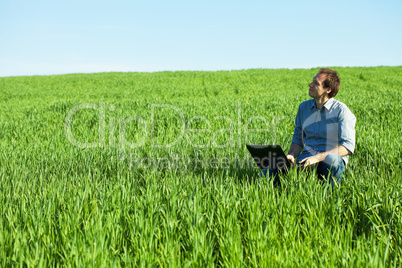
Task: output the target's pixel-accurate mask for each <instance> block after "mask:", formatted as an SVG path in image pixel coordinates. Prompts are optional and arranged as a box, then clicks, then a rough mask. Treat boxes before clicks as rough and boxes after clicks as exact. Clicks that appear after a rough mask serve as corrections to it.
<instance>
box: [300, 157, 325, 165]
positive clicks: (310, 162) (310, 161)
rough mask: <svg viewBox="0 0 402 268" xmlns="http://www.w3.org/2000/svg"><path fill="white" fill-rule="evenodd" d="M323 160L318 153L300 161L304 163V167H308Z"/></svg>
mask: <svg viewBox="0 0 402 268" xmlns="http://www.w3.org/2000/svg"><path fill="white" fill-rule="evenodd" d="M321 161H322V159H321V157H320V155H319V154H317V155H313V156H310V157H306V158H304V159H303V160H302V161H300V162H299V163H300V164H303V166H304V167H308V166H312V165H314V164H317V163H319V162H321Z"/></svg>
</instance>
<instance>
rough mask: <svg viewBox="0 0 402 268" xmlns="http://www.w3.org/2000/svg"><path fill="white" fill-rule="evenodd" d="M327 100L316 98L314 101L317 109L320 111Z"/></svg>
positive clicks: (325, 98)
mask: <svg viewBox="0 0 402 268" xmlns="http://www.w3.org/2000/svg"><path fill="white" fill-rule="evenodd" d="M329 99H330V98H329V97H328V96H322V97H321V98H317V99H315V105H316V106H317V108H318V109H321V108H322V107H323V106H324V104H325V103H326V102H327V101H328V100H329Z"/></svg>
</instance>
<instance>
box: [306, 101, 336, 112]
mask: <svg viewBox="0 0 402 268" xmlns="http://www.w3.org/2000/svg"><path fill="white" fill-rule="evenodd" d="M333 103H334V98H330V99H329V100H327V102H326V103H324V106H323V107H324V108H325V109H327V110H329V109H330V108H331V106H332V104H333ZM313 108H316V109H317V106H316V105H315V100H314V99H313V101H312V104H311V109H313Z"/></svg>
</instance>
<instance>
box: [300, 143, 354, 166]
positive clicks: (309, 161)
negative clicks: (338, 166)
mask: <svg viewBox="0 0 402 268" xmlns="http://www.w3.org/2000/svg"><path fill="white" fill-rule="evenodd" d="M329 154H339V155H340V156H341V157H343V156H347V155H349V154H351V152H350V151H349V150H348V149H346V147H345V146H343V145H339V146H338V147H335V148H334V149H332V150H329V151H326V152H322V153H319V154H316V155H313V156H310V157H307V158H304V159H303V160H302V161H300V163H304V166H310V165H314V164H316V163H318V162H321V161H324V159H325V157H327V155H329Z"/></svg>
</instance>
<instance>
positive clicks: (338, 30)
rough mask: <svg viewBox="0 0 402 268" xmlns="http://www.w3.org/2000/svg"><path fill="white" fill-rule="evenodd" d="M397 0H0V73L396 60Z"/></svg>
mask: <svg viewBox="0 0 402 268" xmlns="http://www.w3.org/2000/svg"><path fill="white" fill-rule="evenodd" d="M401 14H402V1H401V0H382V1H367V0H366V1H342V0H341V1H282V2H279V1H257V0H248V1H235V0H234V1H219V0H215V1H209V0H204V1H175V0H170V1H154V0H151V1H145V0H144V1H123V0H116V1H101V0H100V1H85V0H81V1H75V0H72V1H48V0H46V1H45V0H43V1H42V0H38V1H20V0H16V1H1V2H0V37H1V42H0V76H17V75H18V76H19V75H49V74H64V73H92V72H110V71H123V72H128V71H134V72H155V71H164V70H237V69H250V68H311V67H322V66H378V65H388V66H395V65H402V30H401V29H402V16H401Z"/></svg>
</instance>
